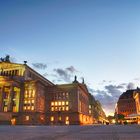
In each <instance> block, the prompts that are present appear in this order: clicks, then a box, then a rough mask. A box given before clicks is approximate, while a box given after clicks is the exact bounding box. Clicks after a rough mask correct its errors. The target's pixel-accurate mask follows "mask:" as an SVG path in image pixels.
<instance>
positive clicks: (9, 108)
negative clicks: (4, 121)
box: [8, 85, 14, 112]
mask: <svg viewBox="0 0 140 140" xmlns="http://www.w3.org/2000/svg"><path fill="white" fill-rule="evenodd" d="M13 96H14V86H13V85H11V86H10V95H9V103H8V112H13Z"/></svg>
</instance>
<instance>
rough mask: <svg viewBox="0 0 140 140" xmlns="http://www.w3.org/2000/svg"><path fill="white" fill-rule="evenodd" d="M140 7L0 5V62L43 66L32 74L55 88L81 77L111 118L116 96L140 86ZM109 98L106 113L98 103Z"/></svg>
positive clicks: (17, 1)
mask: <svg viewBox="0 0 140 140" xmlns="http://www.w3.org/2000/svg"><path fill="white" fill-rule="evenodd" d="M139 7H140V1H139V0H116V1H115V0H12V1H11V0H4V1H2V0H0V56H1V57H4V56H5V54H10V55H11V56H12V57H14V58H16V61H17V62H23V61H24V60H27V61H28V64H29V65H30V66H32V67H33V65H32V63H41V64H46V65H47V68H46V69H39V68H36V70H38V72H40V73H41V74H44V73H47V76H46V77H47V78H48V79H49V80H51V81H54V82H55V83H65V82H69V80H72V77H73V76H74V75H75V74H76V75H78V77H79V79H80V77H84V78H85V81H86V83H87V84H88V86H89V87H90V88H91V89H93V90H92V91H93V94H96V96H97V98H98V99H100V100H101V102H102V104H103V107H104V108H105V110H107V112H113V107H114V104H115V102H116V100H117V98H118V96H119V95H120V93H121V92H122V91H124V90H125V89H126V88H127V86H128V85H129V84H130V83H131V84H130V85H133V84H134V85H135V86H139V84H140V82H139V81H140V80H139V79H140V66H139V59H140V55H139V53H140V26H139V25H140V18H139V15H140V8H139ZM67 68H72V70H73V71H68V69H67ZM60 70H63V72H66V73H63V74H62V73H60V72H62V71H60ZM66 74H68V75H66ZM80 80H81V79H80ZM119 85H123V86H124V85H125V86H124V88H120V87H119V88H118V86H119ZM108 87H110V88H111V90H109V89H110V88H109V89H108ZM112 89H115V91H114V90H113V91H112ZM116 91H117V92H116ZM120 91H121V92H120ZM110 92H111V93H110ZM99 94H100V95H99ZM103 94H104V95H103ZM98 95H99V96H98ZM101 95H102V97H101ZM108 95H109V96H110V97H109V96H108ZM113 95H115V96H116V98H115V99H114V100H113V101H114V102H111V103H112V106H113V107H112V108H110V109H107V106H108V104H107V103H106V102H104V101H103V100H104V99H106V96H108V97H107V99H106V100H107V101H108V102H110V101H111V97H112V96H113ZM103 97H105V98H103ZM111 103H110V104H111ZM110 104H109V105H110Z"/></svg>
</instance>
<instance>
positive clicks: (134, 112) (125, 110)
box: [115, 88, 140, 123]
mask: <svg viewBox="0 0 140 140" xmlns="http://www.w3.org/2000/svg"><path fill="white" fill-rule="evenodd" d="M115 114H116V116H117V114H118V115H123V116H124V119H123V121H122V120H121V121H122V122H127V123H140V117H139V115H140V89H139V88H137V89H134V90H127V91H126V92H124V93H123V94H122V95H121V96H120V98H119V100H118V102H117V105H116V109H115Z"/></svg>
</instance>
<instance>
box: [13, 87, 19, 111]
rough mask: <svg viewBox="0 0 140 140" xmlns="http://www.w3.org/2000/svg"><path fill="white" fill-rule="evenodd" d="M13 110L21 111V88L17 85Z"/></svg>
mask: <svg viewBox="0 0 140 140" xmlns="http://www.w3.org/2000/svg"><path fill="white" fill-rule="evenodd" d="M13 94H14V95H13V112H18V111H19V98H20V89H19V88H17V87H14V92H13Z"/></svg>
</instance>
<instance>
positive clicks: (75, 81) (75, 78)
mask: <svg viewBox="0 0 140 140" xmlns="http://www.w3.org/2000/svg"><path fill="white" fill-rule="evenodd" d="M73 83H78V81H77V76H76V75H75V76H74V81H73Z"/></svg>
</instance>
